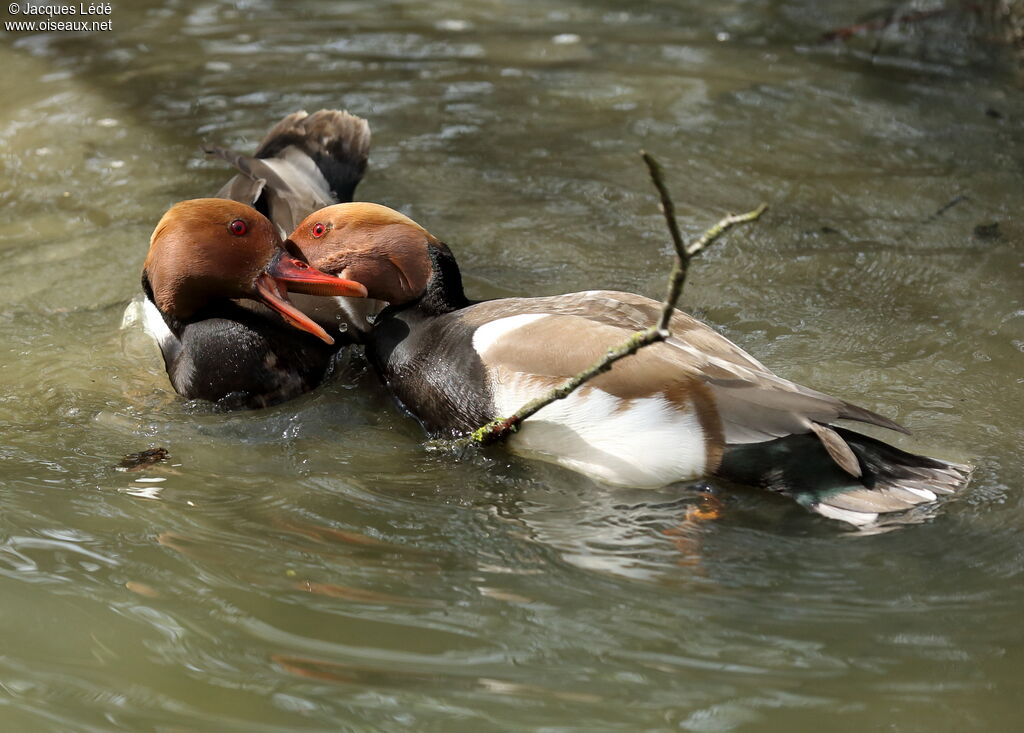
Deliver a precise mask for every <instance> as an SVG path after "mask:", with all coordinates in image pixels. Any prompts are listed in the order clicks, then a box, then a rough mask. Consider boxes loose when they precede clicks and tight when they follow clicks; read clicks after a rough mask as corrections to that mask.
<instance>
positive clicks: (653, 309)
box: [460, 291, 906, 461]
mask: <svg viewBox="0 0 1024 733" xmlns="http://www.w3.org/2000/svg"><path fill="white" fill-rule="evenodd" d="M659 312H660V304H659V303H657V302H656V301H653V300H651V299H649V298H644V297H642V296H639V295H634V294H631V293H619V292H614V291H590V292H584V293H572V294H569V295H564V296H554V297H547V298H510V299H505V300H499V301H489V302H485V303H480V304H477V305H474V306H471V307H470V308H468V309H465V310H463V311H460V313H461V314H462V317H463V318H465V319H466V321H467V323H468V324H470V325H473V326H479V325H483V324H484V323H489V322H493V321H496V320H498V319H501V318H508V317H510V316H518V315H525V314H544V315H547V316H548V317H547V318H543V319H534V320H530V321H526V322H524V323H523V325H521V326H519V327H517V328H515V329H514V330H512V331H509V332H508V334H507V338H502V339H499V340H497V341H495V342H493V343H491V344H488V348H486V349H485V350H484V352H483V353H482V354H481V358H482V360H483V361H484V363H485V364H487V365H494V366H501V367H503V368H507V369H512V370H514V371H517V372H521V373H525V374H536V375H544V376H556V377H570V376H573V375H574V374H577V373H578V372H580V371H581V370H582V369H584V368H585V367H586V366H588V365H589V364H591V363H593V362H594V361H596V360H597V359H598V358H600V357H601V356H602V355H603V354H604V353H605V351H607V349H609V348H611V347H613V346H616V345H618V344H619V343H621V342H622V341H624V340H625V339H626V338H627V337H628V336H629V335H630V334H632V333H634V332H635V331H638V330H641V329H643V328H647V327H648V326H649V325H651V324H652V323H654V322H655V321H656V319H657V316H658V314H659ZM672 332H673V337H672V338H671V339H670V340H669V341H667V342H665V343H663V344H655V345H653V346H651V347H648V348H646V349H643V350H641V351H640V352H638V353H637V354H636V355H634V356H632V357H630V358H627V359H623V360H622V361H620V362H618V363H617V364H615V366H613V367H612V369H611V371H610V372H608V373H607V374H603V375H601V376H600V377H598V378H597V379H595V380H594V381H593V382H592V385H593V386H595V387H598V388H600V389H603V390H605V391H607V392H609V393H611V394H615V395H617V396H621V397H626V398H631V397H638V396H645V395H649V394H653V393H655V392H659V391H662V390H664V389H665V388H666V386H667V385H670V384H673V383H675V382H679V381H681V380H682V381H685V380H686V378H687V377H690V378H694V379H696V380H699V382H700V383H701V384H702V385H704V386H706V387H707V388H708V390H709V391H710V395H711V397H712V399H713V402H714V405H715V406H716V407H717V412H718V415H719V418H720V420H721V424H722V431H723V433H724V439H725V442H726V443H730V444H731V443H756V442H761V441H766V440H772V439H774V438H778V437H782V436H784V435H790V434H793V433H807V432H810V431H812V430H814V427H813V425H812V423H820V424H829V423H832V422H834V421H836V420H839V419H846V420H856V421H860V422H865V423H871V424H873V425H879V426H881V427H885V428H890V429H893V430H899V431H902V432H906V430H905V429H904V428H902V427H900V426H899V425H897V424H896V423H894V422H893V421H892V420H889V419H888V418H885V417H883V416H881V415H878V414H876V413H874V412H871V411H870V410H865V409H864V408H861V407H857V406H855V405H851V404H850V403H848V402H845V401H844V400H840V399H837V398H835V397H832V396H830V395H826V394H824V393H822V392H818V391H816V390H813V389H809V388H807V387H803V386H801V385H799V384H796V383H795V382H791V381H789V380H786V379H783V378H781V377H779V376H776V375H775V374H773V373H772V372H770V371H769V370H768V369H766V368H765V367H764V366H763V365H762V364H761V363H760V362H758V361H757V360H756V359H754V358H753V357H751V356H749V355H748V354H747V353H746V352H744V351H743V350H742V349H740V348H739V347H738V346H736V345H735V344H734V343H732V342H731V341H729V340H728V339H727V338H725V337H724V336H722V335H720V334H718V333H717V332H715V331H714V330H712V329H711V328H709V327H708V326H706V325H704V324H703V323H701V322H700V321H698V320H696V319H694V318H692V317H690V316H688V315H686V314H685V313H682V312H679V311H677V312H676V314H675V316H674V317H673V319H672ZM818 434H819V437H822V433H818ZM824 435H825V436H826V437H831V436H830V435H829V434H828V433H824ZM823 442H824V441H823ZM826 447H828V446H827V444H826ZM830 453H833V452H832V451H830ZM833 455H834V457H835V458H837V461H838V459H840V458H842V457H843V456H842V449H841V448H837V449H836V452H835V453H833Z"/></svg>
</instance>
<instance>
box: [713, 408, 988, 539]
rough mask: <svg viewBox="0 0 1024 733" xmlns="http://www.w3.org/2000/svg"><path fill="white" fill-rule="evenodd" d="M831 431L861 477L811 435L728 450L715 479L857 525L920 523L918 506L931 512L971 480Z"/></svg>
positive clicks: (930, 461)
mask: <svg viewBox="0 0 1024 733" xmlns="http://www.w3.org/2000/svg"><path fill="white" fill-rule="evenodd" d="M832 430H834V431H836V433H838V434H839V436H840V437H841V438H842V439H843V440H844V441H845V442H846V444H847V445H848V446H849V447H850V450H852V452H853V454H854V455H855V456H856V458H857V461H858V462H859V464H860V468H861V475H860V476H859V477H854V476H852V475H851V474H850V473H849V472H848V471H845V470H843V469H842V468H841V467H840V466H839V465H837V464H836V462H835V460H833V457H832V456H830V455H829V453H828V451H827V450H826V449H825V447H824V446H823V445H822V442H821V440H820V439H819V438H818V436H817V435H815V434H814V433H806V434H802V435H789V436H786V437H783V438H778V439H776V440H772V441H767V442H764V443H749V444H738V445H731V446H727V447H726V450H725V455H724V456H723V459H722V465H721V467H720V469H719V470H718V472H717V473H718V474H719V475H721V476H722V477H723V478H726V479H729V480H732V481H736V482H738V483H744V484H750V485H755V486H760V487H763V488H766V489H769V490H771V491H777V492H780V493H782V494H786V495H787V496H791V497H793V498H794V499H795V500H796V501H798V502H799V503H800V504H803V505H804V506H806V507H807V508H809V509H811V510H813V511H815V512H818V513H819V514H822V515H824V516H826V517H831V518H832V519H838V520H840V521H843V522H847V523H849V524H853V525H856V526H858V527H870V526H879V525H881V524H888V523H893V522H907V521H910V522H912V521H915V519H916V517H917V514H916V511H919V510H915V508H918V507H920V508H926V507H931V506H934V505H935V504H936V502H937V501H938V500H939V499H941V498H942V497H943V496H946V495H949V494H953V493H956V492H957V491H959V490H960V489H962V488H963V487H964V486H965V485H966V484H967V481H968V478H969V476H970V472H971V469H970V468H969V467H968V466H965V465H962V464H957V463H947V462H945V461H940V460H938V459H935V458H928V457H927V456H919V455H915V454H913V453H907V452H906V451H902V450H900V449H899V448H894V447H893V446H891V445H889V444H888V443H883V442H882V441H880V440H876V439H875V438H871V437H869V436H867V435H862V434H861V433H856V432H853V431H852V430H846V429H844V428H837V427H834V426H832ZM910 510H915V512H911V511H910Z"/></svg>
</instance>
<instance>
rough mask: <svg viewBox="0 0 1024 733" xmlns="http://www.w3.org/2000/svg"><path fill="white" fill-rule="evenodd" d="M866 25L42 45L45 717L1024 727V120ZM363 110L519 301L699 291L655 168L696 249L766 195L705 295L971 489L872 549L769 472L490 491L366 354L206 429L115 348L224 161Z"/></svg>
mask: <svg viewBox="0 0 1024 733" xmlns="http://www.w3.org/2000/svg"><path fill="white" fill-rule="evenodd" d="M859 12H860V4H858V3H854V2H849V3H846V2H843V3H829V4H827V6H823V5H822V4H819V3H807V2H800V1H796V0H794V1H792V2H773V3H769V4H739V5H736V4H732V5H713V4H707V3H687V2H652V3H647V4H644V5H641V6H637V7H636V8H629V9H623V7H622V6H621V5H613V4H610V3H605V2H598V3H587V4H584V3H572V2H557V3H554V4H551V3H548V4H543V5H542V4H536V3H523V2H515V3H512V4H511V5H510V4H507V3H506V4H501V5H496V4H493V3H487V2H479V1H478V0H467V1H466V2H458V3H457V2H442V3H432V4H430V5H419V4H416V3H409V2H404V1H403V0H396V1H395V2H388V3H384V4H380V3H366V2H358V1H356V2H345V3H331V4H322V3H309V2H298V3H284V2H272V1H270V0H266V1H262V0H261V1H258V2H250V3H241V4H238V3H227V2H214V1H209V2H191V3H187V2H174V3H155V2H144V3H134V4H132V5H131V6H130V7H128V4H118V5H116V6H115V7H114V8H113V13H112V21H113V26H114V28H115V30H114V31H113V32H111V33H104V34H93V35H78V34H60V33H52V34H37V35H29V34H20V35H19V34H11V33H8V34H7V35H6V36H5V37H4V41H3V44H2V45H0V59H2V61H3V64H4V70H3V72H2V73H0V80H2V84H3V90H4V92H5V99H10V100H16V103H14V104H9V105H6V106H5V107H4V108H3V109H2V110H0V140H2V149H0V166H2V172H3V178H4V180H5V181H7V186H5V187H4V188H3V190H2V192H0V210H2V211H3V212H4V214H5V218H4V221H5V226H4V227H3V231H2V232H0V250H2V252H3V255H4V267H3V268H2V269H0V354H2V358H0V366H2V368H3V370H4V373H5V376H4V379H3V380H2V384H0V431H2V432H0V434H2V435H3V440H0V458H2V462H0V492H2V499H3V504H2V505H3V509H4V511H3V512H2V513H0V593H2V595H3V598H4V603H3V605H2V609H0V615H2V627H3V629H4V630H5V631H4V635H3V651H2V653H0V724H2V726H3V728H4V730H17V731H33V730H62V731H64V730H73V731H86V730H88V731H95V730H129V731H138V730H211V731H214V730H215V731H271V730H307V729H308V730H338V729H342V728H345V729H349V728H351V729H354V730H409V729H413V730H445V731H453V730H454V731H458V730H467V731H479V730H536V729H540V728H550V729H553V728H562V729H596V730H622V731H633V730H639V729H645V730H647V729H654V730H661V729H673V728H677V729H683V730H691V731H730V730H757V731H771V730H793V729H797V730H800V729H808V728H811V727H813V726H816V725H817V724H820V721H821V720H822V719H824V716H826V715H827V716H828V721H829V727H830V729H833V730H838V731H863V730H873V729H879V728H887V729H892V730H899V731H916V730H993V731H995V730H1012V729H1013V728H1012V727H1011V725H1012V721H1013V720H1014V719H1015V718H1016V712H1017V708H1018V707H1019V706H1018V705H1017V701H1016V699H1015V697H1014V694H1013V690H1014V686H1015V684H1016V682H1017V680H1019V677H1020V673H1021V669H1022V668H1021V664H1022V660H1021V658H1020V649H1021V641H1022V639H1021V631H1020V623H1019V609H1020V608H1021V606H1022V604H1024V592H1022V591H1021V589H1020V583H1019V582H1017V581H1018V580H1019V579H1020V577H1021V574H1022V570H1024V548H1022V544H1021V541H1020V538H1019V532H1018V527H1019V526H1020V524H1021V522H1022V521H1024V504H1022V500H1021V495H1020V492H1019V487H1020V484H1021V477H1022V473H1021V468H1020V462H1019V460H1017V452H1018V447H1019V445H1020V444H1021V442H1022V438H1024V434H1022V425H1021V421H1020V418H1019V416H1020V415H1021V414H1022V413H1024V398H1022V397H1021V390H1020V376H1021V370H1020V366H1019V365H1020V364H1021V351H1022V349H1024V303H1022V300H1024V288H1022V287H1021V282H1022V280H1021V266H1022V262H1021V256H1020V252H1021V248H1020V242H1021V237H1022V231H1021V228H1020V225H1019V223H1018V222H1017V221H1016V218H1017V214H1018V211H1019V208H1020V196H1019V192H1020V191H1021V190H1022V183H1024V180H1022V172H1021V168H1020V166H1019V160H1020V157H1021V154H1022V147H1024V139H1022V134H1021V127H1020V124H1019V120H1020V119H1021V115H1022V114H1024V107H1022V105H1021V102H1020V95H1019V94H1018V93H1017V92H1018V91H1019V90H1018V89H1017V88H1016V87H1015V84H1016V82H1015V81H1014V80H1013V79H1011V78H1005V77H1002V76H1000V75H999V74H998V73H996V72H994V71H992V70H990V69H982V68H972V67H969V66H963V65H959V61H958V62H957V63H958V65H953V64H948V63H942V61H941V60H935V59H929V60H928V63H927V64H922V63H917V62H908V61H906V60H905V59H901V58H899V57H896V56H885V55H884V49H883V56H882V57H878V58H875V59H869V58H865V57H861V56H860V55H859V51H857V50H856V49H854V50H853V51H851V52H849V53H847V52H844V51H843V50H841V49H836V48H834V47H822V46H817V45H815V43H814V39H815V38H817V37H818V36H819V34H820V33H821V31H822V30H823V29H827V28H832V27H836V26H839V25H842V24H844V23H847V22H849V21H850V20H851V19H853V18H856V17H857V15H858V14H859ZM339 106H340V107H347V108H348V109H350V110H351V111H353V112H354V113H356V114H359V115H362V116H364V117H366V118H368V119H369V120H370V122H371V124H372V126H373V128H374V148H373V153H372V159H371V168H370V172H369V174H368V178H367V180H366V182H365V184H364V186H363V187H362V188H361V189H360V194H361V196H362V197H363V198H365V199H370V200H377V201H381V202H383V203H387V204H389V205H392V206H395V207H397V208H400V209H401V210H402V211H404V212H405V213H408V214H410V215H411V216H413V217H414V218H416V219H417V220H419V221H422V222H423V223H424V225H425V226H427V228H428V229H430V230H431V231H434V232H437V233H438V234H439V235H441V236H443V237H444V238H445V239H446V240H447V241H448V242H449V243H450V244H451V245H452V247H453V249H454V250H455V251H456V253H457V255H458V257H459V260H460V263H461V264H462V266H463V269H464V270H465V272H466V273H467V288H468V289H469V291H470V292H471V293H472V294H473V295H475V296H478V297H497V296H504V295H513V294H515V295H518V294H525V293H537V294H550V293H558V292H568V291H572V290H580V289H586V288H594V287H611V288H620V289H624V290H632V291H637V292H642V293H645V294H649V295H652V296H655V297H657V296H658V295H660V293H661V290H662V287H663V281H664V277H665V272H666V269H667V261H666V260H667V255H668V252H669V246H668V243H667V241H666V239H665V235H664V233H663V226H662V222H661V221H660V218H659V215H658V212H657V209H656V204H655V201H654V197H653V195H652V191H651V189H650V185H649V183H648V181H647V180H646V174H645V172H644V170H643V166H642V165H641V164H640V162H639V160H638V158H637V156H636V150H637V149H638V148H640V147H641V146H643V147H646V148H647V149H649V150H651V151H652V152H654V153H656V154H657V155H658V157H659V158H660V159H661V160H662V162H663V163H664V164H665V165H666V167H667V168H668V175H669V183H670V186H671V187H672V189H673V191H674V193H675V196H676V199H677V204H678V207H679V210H680V224H681V226H682V228H683V230H684V232H685V233H688V234H690V235H693V234H696V233H699V232H700V231H702V230H703V229H704V228H705V227H706V226H708V225H709V224H710V223H712V222H713V221H715V220H717V219H718V218H719V216H720V215H721V214H723V213H724V212H725V211H727V210H730V209H734V210H740V209H749V208H751V207H752V206H753V205H755V204H756V203H757V202H759V201H761V200H765V201H767V202H768V203H769V204H770V205H771V207H772V209H771V212H770V214H769V216H768V217H767V218H766V219H765V220H763V221H762V222H760V223H758V224H757V225H755V226H753V227H751V228H748V229H746V230H744V231H743V232H741V233H738V234H735V235H730V236H729V238H728V239H727V240H726V241H724V242H722V243H721V244H720V245H719V246H717V247H716V248H714V249H712V250H711V251H709V252H708V253H706V256H704V257H703V259H702V261H701V262H700V263H699V264H698V265H697V269H696V270H695V271H694V273H693V276H692V278H691V283H690V285H689V286H688V287H689V290H688V291H687V293H686V295H685V298H684V299H685V301H686V304H687V308H688V309H689V310H691V311H692V312H694V313H696V314H698V315H699V316H701V317H703V318H705V319H706V320H708V321H709V322H710V323H711V324H713V325H714V326H715V327H717V328H720V329H721V330H722V331H723V332H724V333H726V334H727V335H728V336H729V337H731V338H733V339H734V340H736V341H737V342H739V343H740V344H742V345H743V346H745V347H746V348H748V349H749V350H750V351H751V352H752V353H754V354H755V355H756V356H757V357H758V358H759V359H761V360H762V361H764V362H765V363H766V364H768V365H769V366H771V367H774V368H775V369H777V370H778V371H779V372H780V373H782V374H783V375H784V376H787V377H789V378H792V379H795V380H797V381H799V382H802V383H805V384H809V385H813V386H817V387H820V388H822V389H824V390H826V391H829V392H832V393H834V394H837V395H840V396H844V397H846V398H849V399H852V400H853V401H855V402H858V403H860V404H863V405H864V406H865V407H868V408H870V409H873V410H877V411H880V412H882V413H883V414H886V415H888V416H891V417H893V418H895V419H897V420H899V421H901V422H904V423H906V424H907V425H909V427H911V428H912V429H913V430H914V435H913V436H911V437H908V438H906V439H900V443H899V444H900V445H901V447H904V448H907V449H910V450H914V451H917V452H927V453H932V454H935V455H938V456H941V457H944V458H947V459H949V460H957V461H966V462H969V463H972V464H974V465H976V466H977V467H978V468H977V472H976V474H975V478H974V480H973V482H972V485H971V487H970V490H969V491H968V492H967V493H966V494H965V495H964V496H963V497H961V498H959V499H958V500H956V501H954V502H952V503H951V504H949V505H948V506H947V507H945V508H944V510H943V511H942V512H941V513H940V515H939V516H938V517H937V518H936V519H934V520H932V521H931V522H929V523H927V524H924V525H920V526H916V527H910V528H908V529H905V530H903V531H899V532H892V533H888V534H880V535H873V536H861V535H858V534H856V533H850V532H847V531H845V530H844V529H843V528H841V527H839V526H837V525H835V524H833V523H830V522H828V521H827V520H824V519H822V518H820V517H815V516H810V515H808V514H807V513H806V512H804V511H803V510H801V509H800V508H799V507H795V506H792V505H791V504H790V503H788V502H786V501H784V500H783V499H781V498H778V497H774V496H767V495H764V494H760V493H758V492H754V491H747V490H743V489H738V488H736V487H724V486H704V485H701V484H697V485H692V486H678V487H670V488H667V489H663V490H660V491H655V492H642V491H610V490H607V489H604V488H601V487H599V486H596V485H594V484H593V483H592V482H590V481H588V480H587V479H585V478H584V477H581V476H578V475H576V474H572V473H569V472H566V471H563V470H561V469H558V468H557V467H553V466H548V465H539V464H533V463H529V462H527V461H523V460H520V459H517V458H514V457H511V456H509V455H507V454H505V453H503V452H502V451H500V450H494V451H488V452H486V453H485V454H482V455H477V456H472V457H467V458H465V459H463V460H458V461H456V460H453V458H452V456H450V455H448V454H445V453H441V452H434V451H430V450H428V449H426V448H425V447H424V445H423V442H422V435H421V433H420V431H419V429H418V428H417V426H416V425H415V424H413V423H412V421H411V420H408V419H406V418H405V417H403V416H402V415H400V414H399V413H398V412H397V411H396V410H395V409H394V407H393V406H392V405H391V403H390V402H389V400H388V399H387V398H386V397H385V396H384V395H382V394H381V392H380V390H378V389H376V385H375V382H374V378H373V375H372V374H370V373H369V371H368V369H367V367H366V364H365V362H363V360H362V358H361V357H360V356H359V355H353V356H351V358H350V359H349V360H348V361H346V362H345V363H344V364H342V365H341V366H340V368H339V370H338V372H337V374H336V376H335V378H334V379H333V381H332V382H331V383H330V384H329V385H327V386H325V387H324V388H323V389H321V390H319V391H317V392H316V393H314V394H311V395H306V396H304V397H303V398H301V399H299V400H296V401H294V402H292V403H289V404H286V405H281V406H278V407H275V408H271V409H268V410H263V411H258V412H250V413H244V414H222V413H214V412H212V411H211V410H210V409H209V408H208V407H207V406H204V405H202V404H197V403H185V402H182V401H181V400H180V399H179V398H177V396H176V395H174V394H173V392H172V391H171V390H170V388H169V385H168V384H167V381H166V377H165V375H164V373H163V368H162V363H161V361H160V357H159V354H158V353H157V352H156V350H155V349H154V348H153V347H152V345H151V344H150V343H148V342H147V341H146V340H145V339H144V338H140V335H139V334H138V332H137V331H132V330H131V329H129V330H126V331H122V330H120V329H119V328H118V326H119V323H120V319H121V314H122V312H123V310H124V307H125V305H126V304H127V303H128V301H129V300H130V299H131V298H132V297H133V296H135V295H136V293H137V290H138V275H139V271H140V268H141V262H142V258H143V256H144V254H145V250H146V242H147V241H148V237H149V234H150V231H151V229H152V226H153V224H154V222H155V221H156V220H157V219H158V218H159V215H160V214H161V213H162V212H163V210H164V209H166V208H167V206H169V205H170V204H171V203H173V202H175V201H177V200H179V199H182V198H188V197H195V196H201V195H208V194H210V193H211V192H213V191H215V190H216V189H217V187H219V185H220V183H221V182H222V180H223V178H224V176H225V175H226V173H225V171H224V170H223V169H222V168H221V167H220V166H219V165H218V164H216V163H215V162H210V161H206V160H204V159H203V158H202V156H201V155H200V153H199V151H198V149H199V144H200V143H201V142H203V141H204V140H206V141H215V142H219V143H223V144H226V145H231V146H236V147H241V148H251V147H252V145H253V144H254V143H255V141H256V140H257V138H258V137H259V136H260V135H261V134H262V133H263V132H264V130H265V129H266V128H267V126H268V125H269V124H270V123H272V122H273V121H275V120H277V119H279V118H281V117H282V116H283V115H284V114H286V113H288V112H291V111H292V110H294V109H300V108H305V109H310V110H312V109H316V108H320V107H339ZM993 111H994V114H993ZM951 202H952V204H953V205H951V206H949V207H948V208H945V209H944V207H946V206H947V204H950V203H951ZM943 209H944V210H943ZM940 210H942V213H941V214H938V215H937V212H939V211H940ZM992 223H997V224H998V228H997V231H996V232H995V236H993V230H992V229H991V228H988V229H985V228H982V229H980V230H977V229H976V227H977V226H978V225H979V224H980V225H988V224H992ZM156 447H160V448H165V449H166V450H167V451H168V452H169V455H168V457H167V459H166V460H162V461H158V462H156V463H153V464H152V465H145V466H142V467H141V468H139V469H138V470H132V471H122V470H118V468H117V464H118V463H119V461H120V460H121V459H122V458H123V457H124V456H126V455H127V454H132V453H138V452H140V451H144V450H147V449H151V448H156ZM708 491H710V494H709V493H708ZM709 495H710V496H712V497H713V499H709V498H707V497H708V496H709ZM709 502H714V506H713V509H714V511H713V512H709V511H708V506H709ZM716 512H717V513H718V514H719V515H720V516H719V517H718V518H702V516H703V515H706V514H708V513H716Z"/></svg>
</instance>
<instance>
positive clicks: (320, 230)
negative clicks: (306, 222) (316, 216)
mask: <svg viewBox="0 0 1024 733" xmlns="http://www.w3.org/2000/svg"><path fill="white" fill-rule="evenodd" d="M326 232H327V227H326V226H324V224H323V222H320V221H318V222H317V223H316V224H314V225H313V236H314V237H316V238H317V239H319V238H320V237H322V236H324V233H326Z"/></svg>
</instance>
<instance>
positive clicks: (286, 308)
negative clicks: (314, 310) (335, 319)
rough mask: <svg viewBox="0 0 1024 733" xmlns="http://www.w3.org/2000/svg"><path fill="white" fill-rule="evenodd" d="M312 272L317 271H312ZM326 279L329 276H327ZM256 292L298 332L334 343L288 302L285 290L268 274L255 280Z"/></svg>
mask: <svg viewBox="0 0 1024 733" xmlns="http://www.w3.org/2000/svg"><path fill="white" fill-rule="evenodd" d="M310 269H312V268H310ZM314 272H318V271H317V270H314ZM320 274H322V273H320ZM326 277H330V276H329V275H327V276H326ZM335 279H336V278H335ZM256 292H257V294H258V295H259V298H260V300H261V301H262V302H263V303H265V304H266V305H267V306H268V307H270V308H273V309H274V310H275V311H277V312H278V313H280V314H281V317H282V318H284V320H285V321H287V322H288V323H289V324H290V325H292V326H294V327H295V328H297V329H299V330H300V331H307V332H309V333H311V334H313V335H314V336H316V337H317V338H318V339H320V340H321V341H323V342H324V343H328V344H333V343H334V339H333V338H331V337H330V335H329V334H328V333H327V331H325V330H323V329H322V328H321V327H320V326H319V325H317V323H316V321H314V320H313V319H312V318H310V317H309V316H307V315H306V314H305V313H303V312H302V311H300V310H299V309H298V308H296V307H295V306H294V305H292V304H291V303H290V302H289V301H288V291H287V289H286V288H285V286H284V285H283V284H281V283H279V282H277V280H275V279H274V278H273V277H272V276H271V275H270V274H268V273H266V272H265V273H263V274H262V275H260V276H259V277H257V278H256Z"/></svg>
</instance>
